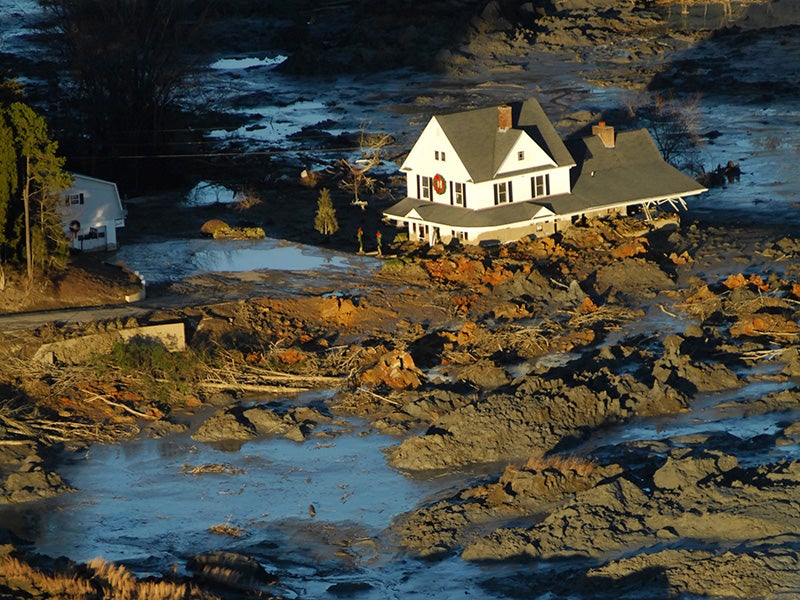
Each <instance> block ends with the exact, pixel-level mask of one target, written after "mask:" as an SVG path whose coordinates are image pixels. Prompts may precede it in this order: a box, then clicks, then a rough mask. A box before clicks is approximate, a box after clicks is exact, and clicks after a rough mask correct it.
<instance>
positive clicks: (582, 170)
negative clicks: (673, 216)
mask: <svg viewBox="0 0 800 600" xmlns="http://www.w3.org/2000/svg"><path fill="white" fill-rule="evenodd" d="M569 145H570V149H571V150H572V151H573V155H574V156H575V158H576V160H577V162H578V166H577V167H576V168H575V169H574V170H573V172H572V180H573V183H572V195H573V196H576V197H578V198H583V199H585V201H586V202H589V203H590V204H589V206H605V205H615V204H622V203H633V202H637V201H645V200H657V199H663V198H675V197H679V196H687V195H692V194H699V193H700V192H704V191H705V189H706V188H704V187H703V186H702V185H700V184H699V183H697V182H696V181H695V180H694V179H692V178H691V177H689V176H688V175H686V174H685V173H682V172H681V171H679V170H678V169H676V168H675V167H673V166H672V165H670V164H669V163H667V162H665V161H664V160H663V159H662V158H661V153H660V152H659V151H658V148H657V147H656V145H655V142H653V138H652V137H651V136H650V133H649V132H648V131H647V130H646V129H638V130H636V131H627V132H622V133H618V134H617V136H616V145H615V147H614V148H606V147H605V146H604V145H603V142H602V141H600V138H599V137H597V136H591V137H587V138H583V139H582V140H576V141H574V142H570V144H569ZM592 173H594V175H592ZM552 204H553V206H556V207H557V212H562V210H563V208H562V207H560V206H558V204H557V200H556V199H553V200H552ZM570 212H572V211H570Z"/></svg>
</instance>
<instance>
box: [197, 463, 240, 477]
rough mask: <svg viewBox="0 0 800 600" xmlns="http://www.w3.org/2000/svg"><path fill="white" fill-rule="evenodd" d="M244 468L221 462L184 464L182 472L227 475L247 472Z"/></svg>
mask: <svg viewBox="0 0 800 600" xmlns="http://www.w3.org/2000/svg"><path fill="white" fill-rule="evenodd" d="M245 472H246V471H245V470H244V469H240V468H238V467H234V466H231V465H224V464H219V463H207V464H204V465H195V466H191V465H183V466H182V467H181V473H183V474H184V475H204V474H206V473H224V474H225V475H238V474H240V473H245Z"/></svg>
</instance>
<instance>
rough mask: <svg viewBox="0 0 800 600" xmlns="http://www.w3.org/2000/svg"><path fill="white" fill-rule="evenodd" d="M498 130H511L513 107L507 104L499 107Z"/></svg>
mask: <svg viewBox="0 0 800 600" xmlns="http://www.w3.org/2000/svg"><path fill="white" fill-rule="evenodd" d="M497 128H498V129H499V130H500V131H508V130H509V129H511V107H510V106H508V105H506V104H504V105H502V106H498V107H497Z"/></svg>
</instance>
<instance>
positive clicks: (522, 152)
mask: <svg viewBox="0 0 800 600" xmlns="http://www.w3.org/2000/svg"><path fill="white" fill-rule="evenodd" d="M517 160H525V150H520V151H519V152H517Z"/></svg>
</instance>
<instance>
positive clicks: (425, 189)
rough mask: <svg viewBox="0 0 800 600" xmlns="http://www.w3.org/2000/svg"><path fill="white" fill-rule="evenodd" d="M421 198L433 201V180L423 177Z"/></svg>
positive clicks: (420, 191)
mask: <svg viewBox="0 0 800 600" xmlns="http://www.w3.org/2000/svg"><path fill="white" fill-rule="evenodd" d="M419 197H420V198H422V199H423V200H430V199H431V178H430V177H425V176H424V175H423V176H422V179H421V183H420V189H419Z"/></svg>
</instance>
